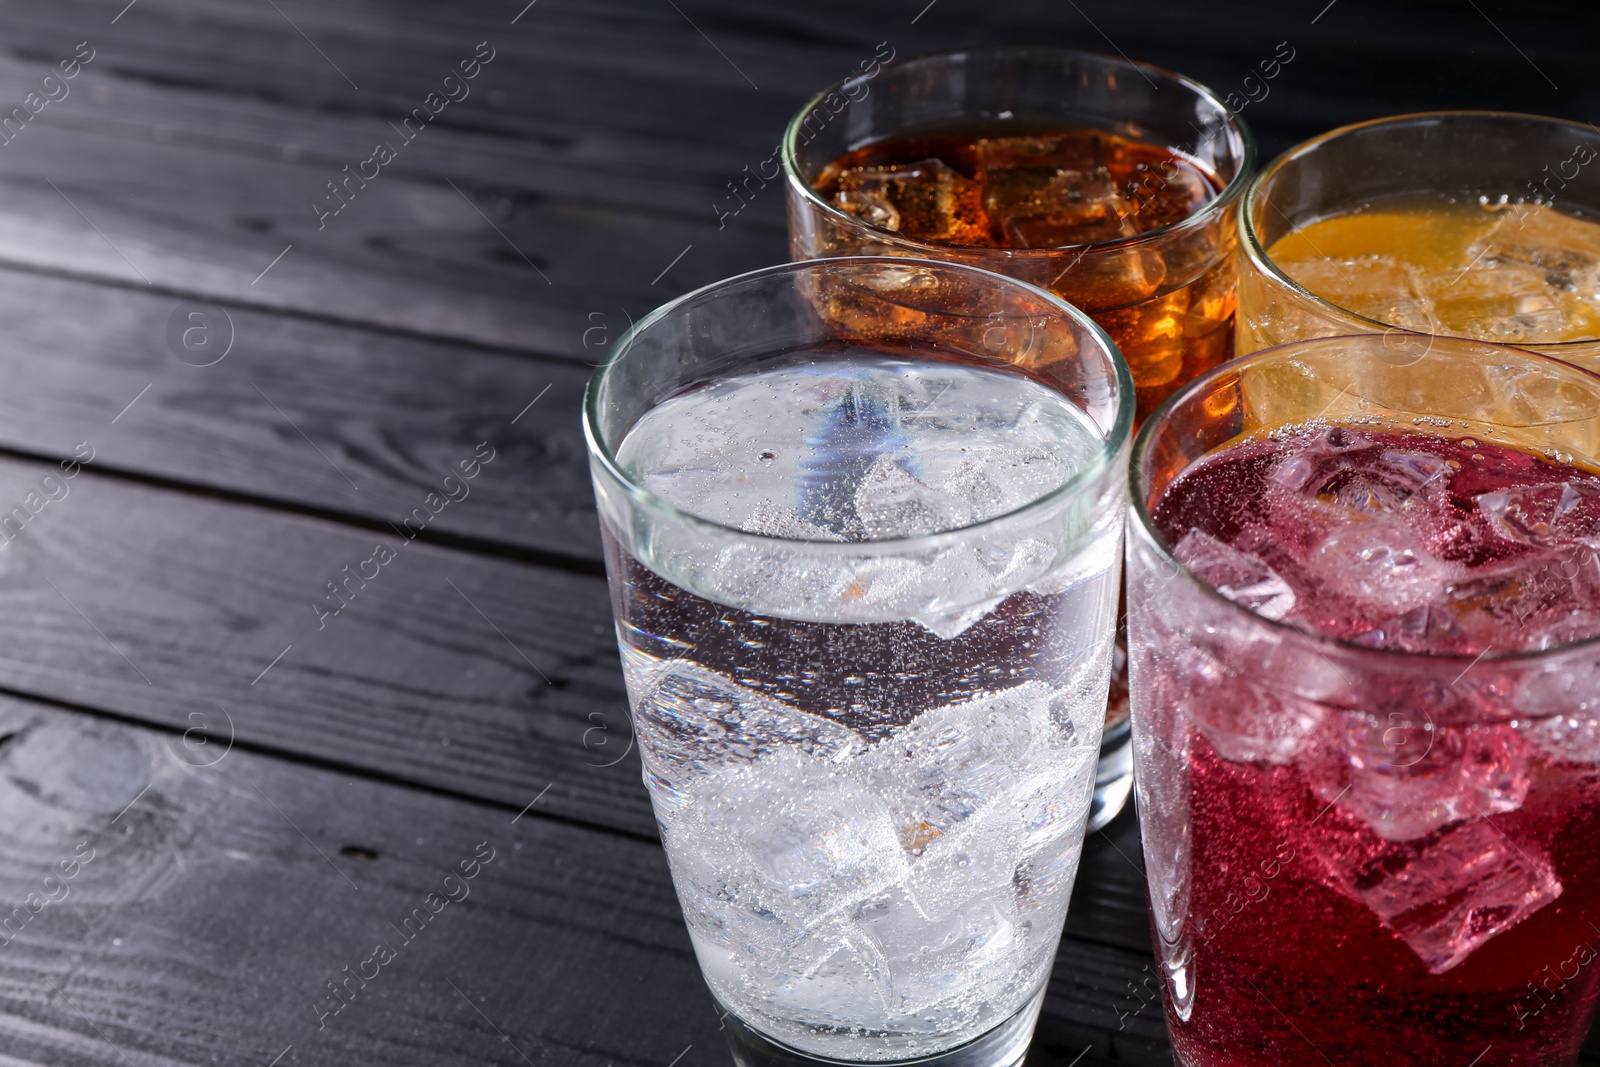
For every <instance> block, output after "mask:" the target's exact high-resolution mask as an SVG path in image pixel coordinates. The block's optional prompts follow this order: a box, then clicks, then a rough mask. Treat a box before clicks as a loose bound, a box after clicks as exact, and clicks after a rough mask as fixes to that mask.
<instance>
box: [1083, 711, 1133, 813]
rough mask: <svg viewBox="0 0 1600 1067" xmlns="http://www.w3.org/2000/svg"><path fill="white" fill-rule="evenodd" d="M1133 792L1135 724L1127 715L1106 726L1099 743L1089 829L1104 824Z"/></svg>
mask: <svg viewBox="0 0 1600 1067" xmlns="http://www.w3.org/2000/svg"><path fill="white" fill-rule="evenodd" d="M1132 792H1133V727H1132V723H1131V722H1130V721H1129V720H1128V719H1127V718H1126V717H1124V718H1123V720H1122V721H1121V722H1120V723H1118V724H1117V725H1115V726H1112V727H1108V728H1107V729H1106V735H1105V740H1103V741H1102V742H1101V743H1100V768H1099V770H1097V771H1096V772H1095V776H1094V800H1093V801H1092V802H1091V803H1090V805H1089V832H1090V833H1091V834H1092V833H1094V832H1095V831H1096V830H1100V829H1102V828H1104V827H1105V826H1106V825H1107V824H1109V823H1110V822H1111V820H1112V819H1115V818H1116V817H1117V816H1118V815H1119V814H1120V813H1121V811H1122V809H1123V808H1124V807H1126V806H1127V804H1128V796H1129V794H1131V793H1132Z"/></svg>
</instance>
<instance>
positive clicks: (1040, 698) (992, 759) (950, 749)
mask: <svg viewBox="0 0 1600 1067" xmlns="http://www.w3.org/2000/svg"><path fill="white" fill-rule="evenodd" d="M1050 696H1051V693H1050V690H1049V688H1048V687H1047V686H1045V685H1044V684H1043V683H1042V682H1026V683H1024V684H1022V685H1018V686H1013V687H1012V688H1010V689H1006V690H1002V691H1001V692H999V693H996V694H993V695H991V696H986V697H979V698H977V699H975V700H969V701H966V702H964V703H961V704H952V705H947V706H945V707H941V708H934V709H932V710H930V711H925V712H923V713H922V714H921V715H919V716H918V717H917V718H916V719H915V720H914V721H913V722H912V723H911V724H910V725H909V726H907V727H905V728H904V729H902V730H900V731H899V732H898V733H897V734H895V735H894V736H892V737H889V738H886V739H885V740H883V741H880V742H879V743H878V744H877V745H875V746H874V747H873V749H872V751H871V752H870V753H868V755H867V756H866V757H865V760H866V765H867V771H868V774H869V775H870V776H871V779H872V781H873V782H874V783H875V785H877V787H878V789H879V791H880V793H881V794H882V795H884V796H885V797H889V798H892V799H890V800H889V803H890V805H891V806H892V807H893V808H894V810H895V814H896V818H897V821H898V823H899V825H900V827H901V840H902V842H903V843H905V844H906V847H907V848H908V849H910V850H911V851H916V849H915V848H914V847H913V844H912V842H915V841H918V840H924V839H926V840H932V837H928V836H927V835H929V834H930V833H932V834H933V835H934V836H937V835H939V834H945V833H949V832H950V831H951V829H952V828H953V827H954V826H955V825H956V824H957V823H960V822H961V821H962V820H964V819H967V818H969V817H971V816H972V815H973V814H974V813H975V812H977V811H978V810H980V809H981V808H983V807H984V806H985V805H987V804H990V803H993V802H996V801H997V800H1000V799H1001V798H1005V797H1006V796H1007V794H1008V791H1009V790H1010V789H1012V788H1013V787H1014V786H1015V784H1016V783H1017V782H1018V780H1019V779H1025V778H1026V777H1028V774H1029V771H1030V770H1031V768H1032V767H1033V766H1034V765H1035V763H1034V761H1036V760H1038V759H1040V758H1043V757H1045V756H1046V755H1047V754H1048V753H1049V752H1050V751H1053V746H1051V745H1050V734H1051V733H1052V727H1051V726H1050V725H1049V714H1050V711H1049V702H1050ZM924 826H926V827H927V828H928V829H923V827H924Z"/></svg>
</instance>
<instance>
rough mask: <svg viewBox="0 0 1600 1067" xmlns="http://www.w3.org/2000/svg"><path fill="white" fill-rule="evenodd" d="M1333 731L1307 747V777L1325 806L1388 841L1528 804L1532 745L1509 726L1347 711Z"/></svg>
mask: <svg viewBox="0 0 1600 1067" xmlns="http://www.w3.org/2000/svg"><path fill="white" fill-rule="evenodd" d="M1326 729H1327V730H1328V731H1329V732H1328V733H1327V734H1325V735H1324V737H1323V738H1322V739H1321V741H1320V743H1319V744H1316V745H1313V746H1309V747H1308V748H1307V749H1306V752H1307V753H1309V755H1308V756H1307V757H1305V758H1303V760H1302V763H1303V764H1304V765H1305V768H1306V770H1307V773H1308V774H1309V776H1310V777H1311V779H1312V782H1313V784H1314V785H1315V787H1316V789H1317V792H1318V793H1319V794H1320V795H1321V796H1322V798H1323V799H1324V800H1325V801H1327V802H1328V803H1330V804H1338V806H1339V807H1340V808H1341V809H1342V810H1344V811H1346V812H1349V813H1350V814H1352V815H1355V816H1357V817H1358V818H1359V819H1360V820H1361V821H1362V822H1363V823H1365V824H1366V826H1367V827H1368V828H1369V829H1371V830H1372V832H1373V833H1375V834H1377V835H1378V836H1379V837H1381V838H1383V839H1384V840H1387V841H1412V840H1416V839H1418V838H1422V837H1425V836H1427V835H1428V834H1431V833H1433V832H1434V831H1436V830H1438V829H1440V828H1441V827H1444V826H1447V825H1449V824H1450V823H1453V822H1458V821H1460V820H1462V819H1475V818H1482V817H1485V816H1488V815H1497V814H1502V813H1505V812H1510V811H1516V810H1517V809H1518V808H1520V807H1521V806H1522V802H1523V801H1524V800H1525V799H1526V798H1527V795H1528V784H1529V779H1528V767H1527V757H1528V746H1527V742H1526V741H1525V740H1524V739H1523V737H1522V736H1521V734H1520V733H1519V732H1518V731H1517V729H1516V728H1515V727H1513V726H1512V725H1510V724H1508V723H1499V724H1494V725H1474V726H1445V725H1439V724H1435V723H1434V722H1433V721H1432V720H1431V719H1430V718H1429V717H1428V716H1427V714H1426V713H1425V712H1415V713H1413V712H1391V713H1389V714H1388V715H1386V716H1384V717H1382V718H1380V717H1378V716H1376V715H1367V714H1361V713H1356V712H1346V713H1343V714H1342V715H1338V716H1334V717H1332V718H1330V719H1329V721H1328V724H1327V727H1326ZM1341 735H1342V736H1341Z"/></svg>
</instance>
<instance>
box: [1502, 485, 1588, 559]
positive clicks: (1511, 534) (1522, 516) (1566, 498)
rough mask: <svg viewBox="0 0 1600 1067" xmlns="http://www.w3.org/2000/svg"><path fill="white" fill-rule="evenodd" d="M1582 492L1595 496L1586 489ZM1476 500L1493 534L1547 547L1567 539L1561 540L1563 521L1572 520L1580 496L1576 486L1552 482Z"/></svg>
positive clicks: (1563, 530) (1506, 491)
mask: <svg viewBox="0 0 1600 1067" xmlns="http://www.w3.org/2000/svg"><path fill="white" fill-rule="evenodd" d="M1583 491H1587V492H1589V493H1593V492H1594V490H1593V489H1590V488H1589V487H1587V486H1585V487H1583ZM1477 499H1478V512H1479V513H1480V514H1481V515H1482V516H1483V517H1484V518H1485V519H1487V520H1488V522H1489V526H1490V528H1491V529H1493V530H1494V532H1495V533H1497V534H1499V535H1500V536H1501V537H1503V538H1505V539H1506V540H1507V541H1515V542H1517V543H1518V544H1524V545H1540V546H1545V547H1549V546H1551V545H1554V544H1556V543H1557V542H1558V541H1561V540H1566V539H1567V538H1565V537H1563V536H1562V535H1563V534H1564V533H1568V531H1567V530H1565V529H1564V527H1565V526H1566V525H1567V523H1566V520H1568V519H1569V518H1572V517H1574V513H1575V512H1576V511H1577V509H1578V504H1579V502H1580V501H1581V500H1582V496H1581V495H1580V488H1579V487H1578V486H1575V485H1573V484H1572V483H1570V482H1555V483H1550V484H1545V485H1528V486H1518V487H1516V488H1512V489H1502V490H1499V491H1497V492H1493V493H1483V494H1482V495H1480V496H1479V497H1478V498H1477ZM1570 532H1571V533H1572V534H1573V535H1575V534H1576V533H1577V531H1576V530H1573V531H1570Z"/></svg>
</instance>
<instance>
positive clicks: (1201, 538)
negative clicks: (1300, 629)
mask: <svg viewBox="0 0 1600 1067" xmlns="http://www.w3.org/2000/svg"><path fill="white" fill-rule="evenodd" d="M1176 554H1177V557H1178V559H1179V561H1180V562H1182V563H1183V565H1184V566H1186V567H1188V568H1189V569H1190V570H1191V571H1193V572H1194V574H1195V576H1196V577H1198V578H1199V579H1200V580H1201V581H1203V582H1206V583H1207V584H1209V585H1210V586H1212V587H1213V588H1215V589H1216V590H1217V592H1219V593H1221V594H1222V595H1223V596H1225V597H1227V598H1228V599H1229V600H1231V601H1233V602H1234V603H1235V604H1239V605H1241V606H1242V607H1246V608H1249V609H1250V610H1251V611H1253V612H1255V613H1256V614H1257V615H1261V616H1264V617H1265V618H1268V619H1273V620H1278V619H1282V618H1283V617H1284V616H1286V615H1288V614H1289V613H1290V612H1291V611H1293V610H1294V604H1295V593H1294V590H1293V589H1292V588H1290V586H1289V583H1288V582H1286V581H1284V580H1283V579H1282V578H1281V577H1279V576H1278V572H1277V571H1275V570H1273V569H1272V568H1271V567H1269V566H1267V564H1266V563H1265V562H1263V561H1262V560H1260V559H1257V558H1256V557H1255V556H1252V555H1249V554H1248V553H1245V552H1240V551H1239V550H1238V549H1236V548H1234V547H1232V546H1231V545H1229V544H1227V543H1226V542H1223V541H1219V540H1218V539H1217V538H1215V537H1212V536H1211V535H1210V534H1208V533H1206V532H1205V531H1203V530H1191V531H1190V532H1189V533H1188V534H1187V535H1186V536H1185V537H1184V539H1183V540H1182V541H1180V542H1178V548H1177V553H1176Z"/></svg>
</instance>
